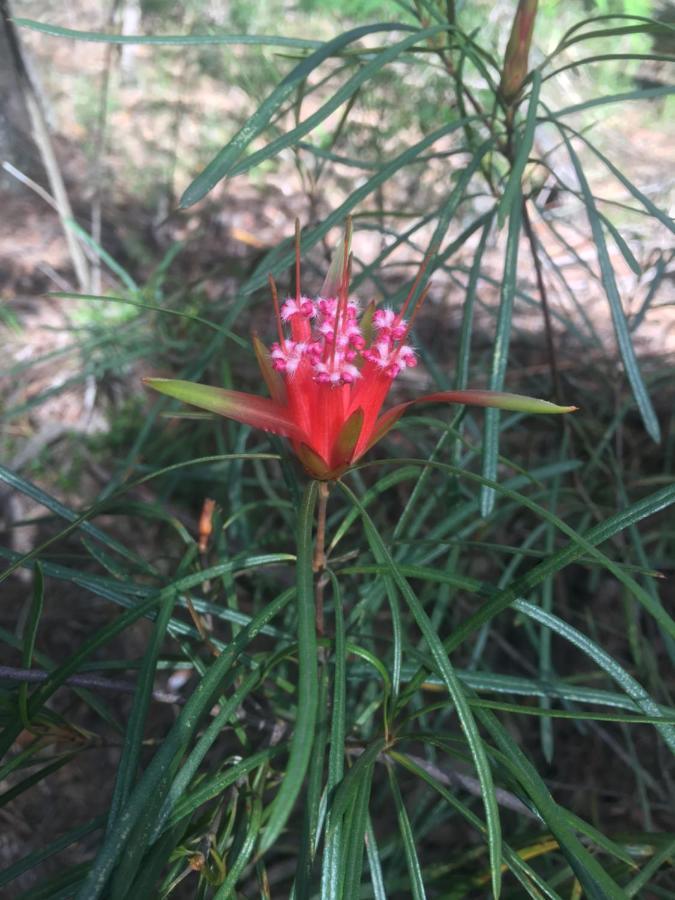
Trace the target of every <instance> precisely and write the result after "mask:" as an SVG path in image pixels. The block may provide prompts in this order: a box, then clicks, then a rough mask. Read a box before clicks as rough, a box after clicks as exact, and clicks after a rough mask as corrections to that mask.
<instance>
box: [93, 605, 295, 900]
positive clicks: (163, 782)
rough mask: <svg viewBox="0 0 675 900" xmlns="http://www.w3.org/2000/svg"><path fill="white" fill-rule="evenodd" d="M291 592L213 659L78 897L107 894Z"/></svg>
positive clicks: (108, 838) (127, 806)
mask: <svg viewBox="0 0 675 900" xmlns="http://www.w3.org/2000/svg"><path fill="white" fill-rule="evenodd" d="M292 596H293V591H286V592H285V593H283V594H280V595H279V596H278V597H277V598H276V599H275V600H273V601H272V602H271V603H269V604H268V605H267V606H266V607H265V608H264V609H263V610H262V611H261V612H260V613H258V615H257V616H255V618H253V619H252V620H251V622H250V623H249V625H247V626H246V627H245V628H244V629H243V630H242V631H240V632H239V634H238V635H237V636H236V638H234V640H233V641H232V643H230V644H229V645H228V646H227V647H226V648H225V649H224V650H223V652H222V653H221V655H220V656H219V657H218V658H217V659H215V660H214V661H213V662H212V663H211V665H210V666H209V668H208V669H207V671H206V674H205V675H204V677H203V678H202V679H201V681H200V682H199V684H198V685H197V687H196V688H195V690H194V692H193V693H192V695H191V696H190V698H189V699H188V701H187V703H186V704H185V706H184V707H183V709H182V711H181V714H180V715H179V717H178V719H177V720H176V722H175V723H174V725H173V727H172V728H171V730H170V731H169V733H168V734H167V735H166V737H165V738H164V740H163V741H162V744H161V745H160V747H159V749H158V750H157V752H156V753H155V756H154V757H153V758H152V760H151V762H150V764H149V765H148V767H147V769H146V770H145V772H144V774H143V776H142V778H141V779H140V781H139V782H138V784H137V785H136V786H135V788H134V789H133V791H132V793H131V796H130V798H129V802H128V803H127V804H126V805H125V807H124V809H123V810H122V812H121V813H120V815H119V817H118V819H117V822H116V824H115V825H114V827H113V828H112V829H111V831H110V832H109V833H108V834H107V835H106V838H105V840H104V842H103V846H102V847H101V849H100V850H99V853H98V856H97V857H96V859H95V861H94V862H93V863H92V865H91V870H90V871H89V873H88V875H87V878H86V879H85V882H84V884H83V885H82V887H81V888H80V891H79V893H78V895H77V898H78V900H97V898H98V897H100V896H101V895H102V894H103V892H104V891H105V889H106V885H107V882H108V879H109V877H110V874H111V872H112V870H113V869H114V867H115V864H116V863H117V861H118V860H119V858H120V857H121V855H122V854H123V853H124V850H125V846H126V843H127V841H128V839H129V836H130V835H131V833H132V831H133V829H134V827H135V826H136V824H137V823H138V821H139V819H140V818H141V816H143V814H144V813H146V812H147V809H148V807H149V806H150V805H152V807H153V808H154V807H155V806H156V805H161V803H162V802H163V799H164V796H165V795H166V792H167V791H168V789H169V787H170V784H171V777H172V772H173V770H174V768H175V763H176V760H180V758H181V757H182V756H183V754H184V753H185V750H186V748H187V746H188V744H189V742H190V740H191V739H192V736H193V734H194V732H195V730H196V729H197V728H198V726H199V724H200V721H201V719H202V717H203V716H204V715H205V713H206V712H208V710H209V709H210V708H211V706H212V705H213V702H214V700H215V699H216V697H217V696H218V695H219V693H220V690H221V684H222V682H223V678H224V677H225V676H226V675H227V673H228V671H229V670H230V668H231V667H232V666H233V664H234V663H235V662H236V660H237V659H238V658H239V656H240V655H241V653H242V652H243V650H244V648H245V647H246V646H247V645H248V644H249V643H250V642H251V641H252V640H253V638H254V637H256V635H257V634H258V633H259V632H260V630H261V629H262V628H263V627H264V626H265V625H266V624H267V622H269V621H270V620H271V619H273V618H274V616H276V615H277V614H278V613H279V612H280V611H281V610H282V609H283V608H284V606H285V605H286V604H287V603H288V601H289V600H290V598H291V597H292ZM155 602H156V601H155ZM153 824H154V822H151V823H150V827H152V826H153ZM171 824H173V822H171Z"/></svg>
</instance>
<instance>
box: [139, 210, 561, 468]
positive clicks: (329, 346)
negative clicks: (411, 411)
mask: <svg viewBox="0 0 675 900" xmlns="http://www.w3.org/2000/svg"><path fill="white" fill-rule="evenodd" d="M350 237H351V226H350V225H349V224H348V226H347V231H346V234H345V238H344V240H343V242H342V244H341V246H340V247H339V248H338V251H337V253H336V256H335V258H334V260H333V263H332V265H331V268H330V271H329V273H328V276H327V277H326V280H325V282H324V285H323V288H322V291H321V293H320V295H319V296H317V297H314V298H312V297H308V296H305V295H304V294H302V293H301V291H300V247H299V243H300V242H299V237H298V233H297V230H296V285H297V288H296V291H297V292H296V296H295V297H289V298H288V299H286V300H285V301H284V302H283V303H282V304H281V306H280V305H279V301H278V298H277V291H276V285H275V284H274V281H273V280H272V279H271V278H270V284H271V288H272V299H273V304H274V310H275V319H276V330H277V338H278V339H277V341H275V342H274V343H273V344H272V345H271V347H270V349H269V350H267V349H266V348H265V346H264V345H263V344H262V342H261V341H260V340H259V339H258V338H257V337H254V339H253V344H254V350H255V353H256V356H257V358H258V363H259V365H260V369H261V372H262V375H263V378H264V380H265V382H266V384H267V387H268V389H269V392H270V395H271V397H270V399H268V398H264V397H258V396H255V395H253V394H243V393H240V392H238V391H227V390H223V389H221V388H215V387H209V386H208V385H200V384H193V383H192V382H188V381H174V380H170V379H163V378H148V379H145V382H146V384H148V385H149V386H150V387H153V388H155V389H156V390H158V391H161V392H162V393H164V394H168V395H169V396H171V397H175V398H177V399H179V400H184V401H185V402H187V403H191V404H193V405H195V406H199V407H201V408H203V409H208V410H210V411H212V412H216V413H219V414H221V415H223V416H226V417H228V418H230V419H235V420H236V421H239V422H245V423H246V424H249V425H253V426H255V427H259V428H263V429H264V430H266V431H270V432H273V433H274V434H279V435H282V436H283V437H285V438H287V439H288V440H289V441H290V443H291V446H292V447H293V450H294V451H295V453H296V455H297V456H298V458H299V459H300V460H301V462H302V464H303V466H304V467H305V469H306V470H307V472H308V473H309V474H310V475H311V476H312V477H313V478H317V479H320V480H329V479H334V478H337V477H339V476H340V475H341V474H342V473H343V472H344V471H346V469H348V468H349V466H351V465H352V464H353V463H355V462H356V461H357V460H358V459H359V458H360V457H361V456H363V454H364V453H365V452H366V451H367V450H369V449H370V447H372V446H373V444H375V443H376V442H377V441H379V440H380V439H381V438H382V437H383V436H384V435H385V434H386V433H387V431H389V429H390V428H391V427H392V425H394V423H395V422H396V421H397V420H398V419H399V418H400V416H401V415H402V414H403V413H404V412H405V410H406V409H407V408H408V406H410V405H411V404H412V403H419V402H424V401H426V402H444V403H471V404H474V405H478V406H496V407H501V408H504V409H520V410H523V411H525V412H568V411H570V410H571V409H573V408H574V407H562V406H556V405H554V404H552V403H548V402H547V401H545V400H533V399H531V398H528V397H521V396H519V395H517V394H503V393H495V392H488V391H446V392H442V393H437V394H429V395H427V396H425V397H420V398H417V399H416V400H414V401H408V402H407V403H401V404H399V405H398V406H394V407H393V408H391V409H389V410H388V411H387V412H385V413H384V414H382V407H383V405H384V401H385V399H386V397H387V394H388V393H389V390H390V388H391V386H392V383H393V381H394V379H395V378H397V377H398V376H399V375H400V374H401V372H403V370H404V369H407V368H412V367H414V366H416V365H417V355H416V353H415V351H414V349H413V347H412V346H411V344H410V343H409V335H410V328H411V326H412V323H413V320H414V319H415V316H416V315H417V312H418V311H419V309H420V307H421V305H422V303H423V301H424V297H425V295H426V292H425V291H422V292H421V293H420V295H419V298H418V300H417V302H416V303H415V304H414V306H413V308H412V310H411V312H410V315H408V310H409V307H410V306H411V305H412V300H413V298H414V297H415V295H416V294H417V292H418V288H419V286H420V283H421V278H422V275H423V272H424V267H422V269H421V270H420V273H419V274H418V276H417V279H416V280H415V283H414V284H413V286H412V288H411V291H410V293H409V295H408V299H407V300H406V302H405V303H404V305H403V307H402V308H401V310H400V311H398V312H396V311H395V310H393V309H389V308H382V309H377V310H375V309H374V308H373V307H372V306H370V307H368V308H367V309H366V311H365V312H364V313H363V314H362V313H361V308H360V305H359V303H358V302H357V300H356V299H354V298H353V297H351V296H350V294H349V281H350V278H349V276H350V265H351V258H350V254H349V244H350Z"/></svg>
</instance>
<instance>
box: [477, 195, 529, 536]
mask: <svg viewBox="0 0 675 900" xmlns="http://www.w3.org/2000/svg"><path fill="white" fill-rule="evenodd" d="M522 202H523V200H522V191H521V190H520V184H518V185H517V186H516V188H514V192H513V198H512V202H511V208H510V211H509V232H508V239H507V243H506V252H505V257H504V274H503V276H502V287H501V296H500V300H499V312H498V314H497V330H496V333H495V340H494V349H493V351H492V366H491V371H490V390H491V391H501V390H502V387H503V385H504V376H505V375H506V366H507V363H508V358H509V341H510V337H511V315H512V312H513V299H514V297H515V294H516V287H517V278H518V245H519V243H520V223H521V218H522ZM498 458H499V412H498V411H497V410H496V409H493V410H488V412H487V413H486V415H485V430H484V436H483V463H482V474H483V477H484V478H487V479H489V480H490V481H496V480H497V461H498ZM494 503H495V492H494V490H493V489H492V488H488V487H485V486H483V487H482V488H481V498H480V504H481V510H480V511H481V515H482V516H483V518H487V517H488V516H489V515H490V513H491V512H492V510H493V508H494Z"/></svg>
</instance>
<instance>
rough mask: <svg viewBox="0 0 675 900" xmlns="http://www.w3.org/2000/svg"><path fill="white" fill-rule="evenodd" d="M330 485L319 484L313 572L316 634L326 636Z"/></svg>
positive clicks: (325, 483) (323, 482) (322, 482)
mask: <svg viewBox="0 0 675 900" xmlns="http://www.w3.org/2000/svg"><path fill="white" fill-rule="evenodd" d="M328 493H329V489H328V484H327V482H325V481H321V482H319V502H318V505H317V510H316V542H315V544H314V559H313V561H312V570H313V571H314V574H315V575H316V576H317V577H316V594H315V597H316V634H317V637H319V638H321V637H323V634H324V621H323V595H324V590H325V588H326V581H327V578H326V507H327V506H328Z"/></svg>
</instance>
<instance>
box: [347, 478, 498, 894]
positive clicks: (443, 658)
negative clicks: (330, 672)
mask: <svg viewBox="0 0 675 900" xmlns="http://www.w3.org/2000/svg"><path fill="white" fill-rule="evenodd" d="M339 484H340V487H341V489H342V490H343V492H344V493H345V495H346V496H347V497H348V498H349V500H350V501H351V502H352V503H353V504H354V506H356V507H357V508H358V510H359V513H360V515H361V519H362V520H363V523H364V527H365V530H366V537H367V539H368V543H369V544H370V545H371V546H372V548H373V549H375V548H376V549H377V553H378V555H380V556H381V557H382V558H383V559H384V560H385V561H386V563H387V565H388V566H389V568H390V571H391V577H392V578H393V580H394V582H395V583H396V585H397V587H398V589H399V590H400V592H401V595H402V597H403V599H404V600H405V602H406V603H407V605H408V608H409V609H410V611H411V613H412V614H413V617H414V619H415V622H416V623H417V626H418V628H419V629H420V631H421V632H422V635H423V637H424V639H425V641H426V643H427V647H428V648H429V652H430V653H431V656H432V659H433V661H434V663H435V666H436V668H437V670H438V672H439V673H440V674H441V677H442V678H443V682H444V684H445V686H446V687H447V689H448V693H449V694H450V697H451V698H452V701H453V703H454V705H455V709H456V710H457V716H458V718H459V721H460V724H461V727H462V731H463V732H464V735H465V737H466V740H467V743H468V745H469V749H470V751H471V756H472V759H473V762H474V765H475V767H476V772H477V774H478V778H479V780H480V784H481V793H482V799H483V805H484V807H485V815H486V821H487V833H488V845H489V848H490V865H491V871H492V890H493V894H494V896H495V897H498V896H499V893H500V885H501V864H502V856H501V829H500V825H499V809H498V806H497V800H496V797H495V790H494V785H493V781H492V772H491V770H490V764H489V762H488V759H487V755H486V751H485V747H484V745H483V742H482V740H481V737H480V734H479V732H478V728H477V726H476V722H475V720H474V717H473V714H472V712H471V709H470V706H469V703H468V702H467V698H466V696H465V693H464V688H463V687H462V685H461V684H460V681H459V679H458V678H457V674H456V672H455V670H454V668H453V666H452V665H451V663H450V660H449V658H448V654H447V651H446V650H445V648H444V647H443V644H442V642H441V640H440V638H439V636H438V634H437V633H436V631H435V630H434V627H433V625H432V623H431V620H430V619H429V617H428V615H427V614H426V612H425V611H424V608H423V607H422V605H421V603H420V602H419V600H418V599H417V597H416V596H415V594H414V592H413V591H412V590H411V588H410V585H409V584H408V582H407V581H406V579H405V578H404V576H403V575H402V574H401V571H400V569H399V567H398V565H397V564H396V562H395V561H394V559H393V558H392V556H391V554H390V553H389V550H388V549H387V546H386V544H385V543H384V541H383V540H382V538H381V536H380V534H379V532H378V531H377V529H376V528H375V525H374V523H373V521H372V519H371V518H370V516H369V515H368V513H367V512H366V510H365V509H364V508H363V506H362V505H361V504H360V502H359V500H358V498H357V497H356V495H355V494H354V493H353V492H352V491H351V490H349V488H348V487H347V486H346V485H345V484H343V483H342V482H339Z"/></svg>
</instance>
